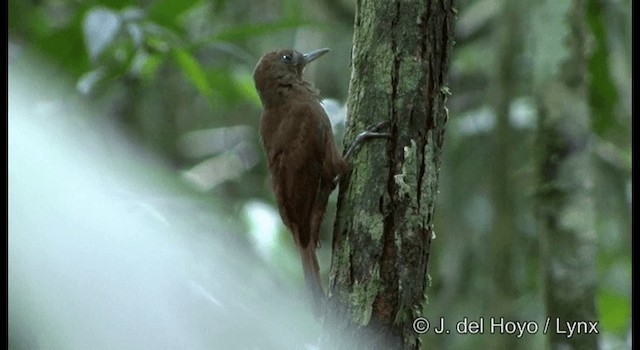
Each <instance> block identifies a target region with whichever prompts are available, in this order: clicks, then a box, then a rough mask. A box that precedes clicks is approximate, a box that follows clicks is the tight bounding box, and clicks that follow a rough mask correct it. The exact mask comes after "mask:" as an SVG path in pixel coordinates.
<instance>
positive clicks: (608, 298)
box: [598, 290, 631, 334]
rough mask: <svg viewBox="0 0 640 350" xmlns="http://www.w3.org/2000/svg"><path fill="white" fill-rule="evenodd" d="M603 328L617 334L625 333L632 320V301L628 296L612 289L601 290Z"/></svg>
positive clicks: (600, 306) (600, 303) (599, 299)
mask: <svg viewBox="0 0 640 350" xmlns="http://www.w3.org/2000/svg"><path fill="white" fill-rule="evenodd" d="M598 309H599V310H600V323H601V329H602V328H604V329H606V330H607V331H610V332H612V333H617V334H624V332H626V331H627V328H628V327H629V321H630V320H631V302H630V301H629V298H628V297H625V296H623V295H620V294H619V293H615V292H612V291H610V290H605V291H601V292H600V293H599V295H598Z"/></svg>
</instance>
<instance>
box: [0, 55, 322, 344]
mask: <svg viewBox="0 0 640 350" xmlns="http://www.w3.org/2000/svg"><path fill="white" fill-rule="evenodd" d="M10 49H11V45H10ZM12 61H13V62H12ZM42 66H43V64H42V62H39V61H37V60H32V59H31V58H29V57H27V55H25V54H21V55H20V57H19V59H14V60H11V59H10V64H9V122H8V123H9V175H8V176H9V214H8V216H9V236H8V241H9V348H10V349H65V350H66V349H286V348H309V346H310V345H308V344H306V343H305V342H307V343H308V342H311V343H312V342H314V340H315V339H316V337H317V329H316V326H315V324H316V323H315V321H313V319H312V318H311V312H310V309H309V308H308V305H306V302H305V300H304V299H303V295H301V292H300V291H299V290H298V289H297V288H295V287H296V286H297V284H294V283H290V282H287V281H286V279H285V278H284V276H283V275H282V274H281V273H278V272H274V271H270V270H269V269H268V268H267V267H266V265H265V264H264V263H263V262H262V261H261V260H260V258H259V257H258V255H257V254H255V252H254V251H247V250H248V249H246V247H249V246H251V245H250V244H246V242H244V241H242V240H243V239H245V237H246V235H239V234H237V233H238V231H239V230H238V229H237V228H235V229H234V228H232V227H233V222H230V221H231V220H228V219H223V218H220V217H215V216H214V214H212V212H215V210H212V209H211V208H208V207H207V206H208V204H205V203H204V202H201V201H198V199H197V198H196V197H193V196H191V195H189V194H188V191H185V189H184V188H182V185H181V184H180V183H179V181H177V180H176V177H175V175H172V174H171V173H170V172H169V170H168V169H166V168H164V167H163V165H162V164H161V163H160V162H159V161H157V160H156V159H154V158H152V157H151V156H149V155H146V154H144V153H142V152H141V151H140V150H139V148H137V147H136V146H135V145H132V144H131V142H130V141H126V139H125V138H124V137H122V136H121V135H119V133H118V132H117V131H115V130H116V129H115V128H114V127H113V126H112V125H109V124H108V123H104V122H102V123H101V122H98V119H99V118H95V114H94V113H95V111H93V110H91V109H90V108H88V109H87V108H84V107H83V106H82V105H81V104H80V103H79V102H78V103H76V102H77V101H79V100H78V99H77V98H76V97H74V94H73V93H72V92H70V91H71V90H68V89H65V87H64V86H63V84H62V83H61V84H58V83H57V82H59V81H63V80H64V78H63V77H60V76H57V75H56V74H54V73H52V71H50V70H46V69H43V68H41V67H42ZM98 114H99V112H98ZM249 250H250V249H249ZM292 330H295V331H292Z"/></svg>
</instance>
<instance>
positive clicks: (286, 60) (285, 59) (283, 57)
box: [282, 54, 291, 62]
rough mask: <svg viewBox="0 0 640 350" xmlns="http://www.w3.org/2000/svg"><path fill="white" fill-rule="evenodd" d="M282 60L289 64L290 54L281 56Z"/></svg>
mask: <svg viewBox="0 0 640 350" xmlns="http://www.w3.org/2000/svg"><path fill="white" fill-rule="evenodd" d="M282 60H283V61H284V62H291V55H290V54H285V55H283V56H282Z"/></svg>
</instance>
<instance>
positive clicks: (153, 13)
mask: <svg viewBox="0 0 640 350" xmlns="http://www.w3.org/2000/svg"><path fill="white" fill-rule="evenodd" d="M197 3H198V1H197V0H180V1H175V0H160V1H155V2H153V3H152V5H151V6H149V8H148V13H149V19H151V20H152V21H154V22H156V23H157V24H160V25H162V26H166V27H171V28H174V29H178V28H179V27H180V25H179V23H178V18H179V17H180V15H181V14H182V13H183V12H184V11H186V10H188V9H190V8H191V7H192V6H194V5H195V4H197Z"/></svg>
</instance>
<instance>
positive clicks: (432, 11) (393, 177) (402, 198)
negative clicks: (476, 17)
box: [322, 0, 455, 349]
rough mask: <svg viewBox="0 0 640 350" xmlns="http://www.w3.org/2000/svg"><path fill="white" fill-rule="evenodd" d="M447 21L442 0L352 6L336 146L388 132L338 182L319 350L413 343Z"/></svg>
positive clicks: (448, 41)
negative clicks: (383, 126) (344, 109)
mask: <svg viewBox="0 0 640 350" xmlns="http://www.w3.org/2000/svg"><path fill="white" fill-rule="evenodd" d="M454 17H455V10H454V9H453V8H452V1H451V0H430V1H395V2H390V1H381V0H361V1H358V3H357V9H356V18H355V34H354V47H353V52H352V76H351V82H350V90H349V104H348V109H349V116H348V125H347V131H346V135H345V145H348V144H349V143H350V142H351V141H352V140H353V139H354V137H355V135H357V133H359V132H361V131H362V130H364V129H365V128H366V127H367V126H368V125H371V124H375V123H377V122H380V121H384V120H386V121H388V122H389V126H388V130H389V131H390V132H391V134H392V137H391V139H390V140H386V141H385V140H375V141H371V142H369V143H368V144H367V145H365V146H364V147H363V149H362V150H361V151H360V152H359V153H358V154H357V155H356V157H354V159H353V171H352V172H351V173H350V175H349V176H348V177H346V178H345V179H344V180H343V182H342V183H341V185H340V193H339V198H338V212H337V215H336V223H335V228H334V241H333V255H332V264H331V272H330V282H329V283H330V285H329V303H328V310H327V318H326V322H325V332H324V333H323V339H322V343H323V345H324V347H326V348H333V349H337V348H349V349H418V348H419V347H420V342H419V338H418V336H419V335H418V334H417V333H416V332H415V331H414V330H413V328H412V323H413V321H414V319H415V318H416V317H418V316H420V314H421V312H422V309H423V306H424V302H425V301H426V297H425V295H426V294H425V292H426V288H427V286H428V277H427V263H428V259H429V249H430V242H431V239H432V237H433V235H434V234H435V233H434V231H433V226H432V222H433V213H434V201H435V197H436V193H437V185H438V171H439V166H440V153H441V148H442V143H443V136H444V130H445V128H444V127H445V123H446V121H447V118H448V116H447V110H446V107H445V101H446V98H447V95H448V94H449V91H448V88H447V85H446V77H447V72H448V65H449V61H450V57H451V47H452V43H453V22H454ZM340 339H348V341H349V343H348V344H342V343H341V342H340Z"/></svg>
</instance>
